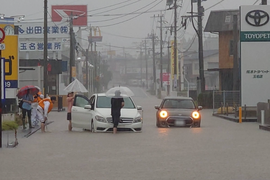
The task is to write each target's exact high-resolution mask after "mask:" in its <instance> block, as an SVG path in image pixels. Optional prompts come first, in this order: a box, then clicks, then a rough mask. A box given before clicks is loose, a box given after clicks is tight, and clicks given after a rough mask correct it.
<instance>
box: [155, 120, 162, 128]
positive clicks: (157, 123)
mask: <svg viewBox="0 0 270 180" xmlns="http://www.w3.org/2000/svg"><path fill="white" fill-rule="evenodd" d="M156 126H157V127H158V128H161V126H160V122H159V121H158V120H157V121H156Z"/></svg>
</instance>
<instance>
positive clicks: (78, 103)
mask: <svg viewBox="0 0 270 180" xmlns="http://www.w3.org/2000/svg"><path fill="white" fill-rule="evenodd" d="M86 105H90V101H89V100H88V99H87V97H85V96H83V95H76V96H75V98H74V103H73V106H72V109H71V123H72V127H76V128H83V129H90V127H91V123H90V122H91V118H92V114H91V110H90V109H85V106H86Z"/></svg>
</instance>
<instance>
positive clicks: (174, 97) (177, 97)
mask: <svg viewBox="0 0 270 180" xmlns="http://www.w3.org/2000/svg"><path fill="white" fill-rule="evenodd" d="M163 99H164V100H166V99H188V100H193V99H192V98H191V97H184V96H167V97H164V98H163Z"/></svg>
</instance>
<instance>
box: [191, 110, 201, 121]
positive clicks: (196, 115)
mask: <svg viewBox="0 0 270 180" xmlns="http://www.w3.org/2000/svg"><path fill="white" fill-rule="evenodd" d="M192 117H193V118H194V119H199V118H200V113H198V112H197V111H194V112H193V113H192Z"/></svg>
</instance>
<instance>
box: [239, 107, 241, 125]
mask: <svg viewBox="0 0 270 180" xmlns="http://www.w3.org/2000/svg"><path fill="white" fill-rule="evenodd" d="M239 123H242V107H239Z"/></svg>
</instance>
